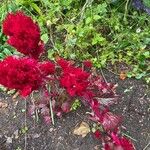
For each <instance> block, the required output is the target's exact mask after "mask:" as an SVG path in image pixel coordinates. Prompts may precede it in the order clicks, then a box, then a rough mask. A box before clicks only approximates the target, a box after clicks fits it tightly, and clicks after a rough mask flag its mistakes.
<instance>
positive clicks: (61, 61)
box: [57, 58, 72, 70]
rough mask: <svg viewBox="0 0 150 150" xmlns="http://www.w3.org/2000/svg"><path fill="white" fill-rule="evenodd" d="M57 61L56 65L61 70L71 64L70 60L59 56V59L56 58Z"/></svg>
mask: <svg viewBox="0 0 150 150" xmlns="http://www.w3.org/2000/svg"><path fill="white" fill-rule="evenodd" d="M57 63H58V65H59V66H60V67H61V68H62V69H63V70H65V69H66V68H68V67H70V66H72V64H71V62H70V61H67V60H65V59H63V58H59V59H58V60H57Z"/></svg>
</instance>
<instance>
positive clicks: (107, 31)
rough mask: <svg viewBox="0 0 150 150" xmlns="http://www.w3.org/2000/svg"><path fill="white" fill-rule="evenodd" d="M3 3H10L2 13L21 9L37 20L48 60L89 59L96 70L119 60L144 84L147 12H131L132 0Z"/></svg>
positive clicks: (149, 38) (148, 55)
mask: <svg viewBox="0 0 150 150" xmlns="http://www.w3.org/2000/svg"><path fill="white" fill-rule="evenodd" d="M143 3H144V4H145V5H146V6H147V7H149V2H148V1H146V0H144V1H143ZM5 5H7V6H8V5H9V6H13V7H12V8H13V9H12V8H9V10H8V11H14V10H16V9H20V10H24V11H25V12H26V13H27V14H29V15H31V16H32V17H33V18H34V19H35V20H36V21H37V22H38V23H39V24H40V26H41V28H42V29H41V30H42V37H41V38H42V40H43V41H44V42H45V43H47V42H48V45H49V48H48V50H47V52H48V57H49V58H50V59H53V58H54V56H56V55H60V56H63V57H65V58H71V59H73V60H76V59H77V60H80V61H82V60H84V59H90V60H92V62H93V63H94V65H95V67H97V68H101V67H105V68H107V66H108V64H113V66H114V68H115V66H116V64H122V63H123V64H125V65H127V66H128V69H127V76H128V77H135V78H137V79H141V78H143V79H145V81H146V82H147V83H149V82H150V77H149V76H150V73H149V72H150V65H149V64H150V63H149V60H150V51H149V49H150V28H149V24H150V16H149V15H148V14H147V13H145V12H142V11H138V10H136V9H135V8H134V7H133V6H132V0H125V1H121V0H14V1H8V2H7V4H6V3H5ZM1 37H3V35H2V36H1ZM3 39H4V42H5V37H3ZM2 51H3V50H2ZM115 73H117V74H119V72H117V70H116V71H115Z"/></svg>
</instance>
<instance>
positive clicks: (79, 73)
mask: <svg viewBox="0 0 150 150" xmlns="http://www.w3.org/2000/svg"><path fill="white" fill-rule="evenodd" d="M88 77H89V73H87V72H85V71H83V70H82V69H81V68H75V67H72V66H69V67H68V68H64V70H63V75H62V76H61V78H60V83H61V85H62V86H63V87H65V88H66V89H67V92H68V93H69V95H70V96H81V95H83V93H84V92H85V91H86V89H87V86H88Z"/></svg>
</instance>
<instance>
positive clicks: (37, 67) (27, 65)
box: [0, 56, 54, 96]
mask: <svg viewBox="0 0 150 150" xmlns="http://www.w3.org/2000/svg"><path fill="white" fill-rule="evenodd" d="M47 67H50V68H49V69H47ZM0 68H1V71H0V83H1V84H2V85H4V86H6V87H8V88H10V89H16V90H19V91H20V94H21V95H22V96H27V95H29V94H30V93H31V92H32V91H33V90H38V89H39V88H40V87H41V86H42V84H43V81H44V78H45V77H46V76H47V75H49V74H51V73H53V71H54V65H53V64H52V63H51V62H49V61H48V62H46V63H38V61H37V60H35V59H33V58H28V57H24V58H19V57H16V56H9V57H7V58H6V59H4V60H3V61H1V62H0Z"/></svg>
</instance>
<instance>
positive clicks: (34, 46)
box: [3, 11, 44, 59]
mask: <svg viewBox="0 0 150 150" xmlns="http://www.w3.org/2000/svg"><path fill="white" fill-rule="evenodd" d="M3 33H4V34H5V35H7V36H8V41H7V42H8V44H10V45H11V46H13V47H14V48H16V49H17V51H19V52H21V53H23V54H24V55H28V56H31V57H33V58H36V59H37V58H38V57H39V56H40V54H41V53H42V52H43V51H44V45H43V42H42V41H41V40H40V29H39V27H38V25H37V24H36V23H34V22H33V20H32V19H31V18H30V17H28V16H26V15H25V14H24V13H23V12H20V11H18V12H16V13H9V14H8V15H7V17H6V19H5V20H4V22H3Z"/></svg>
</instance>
